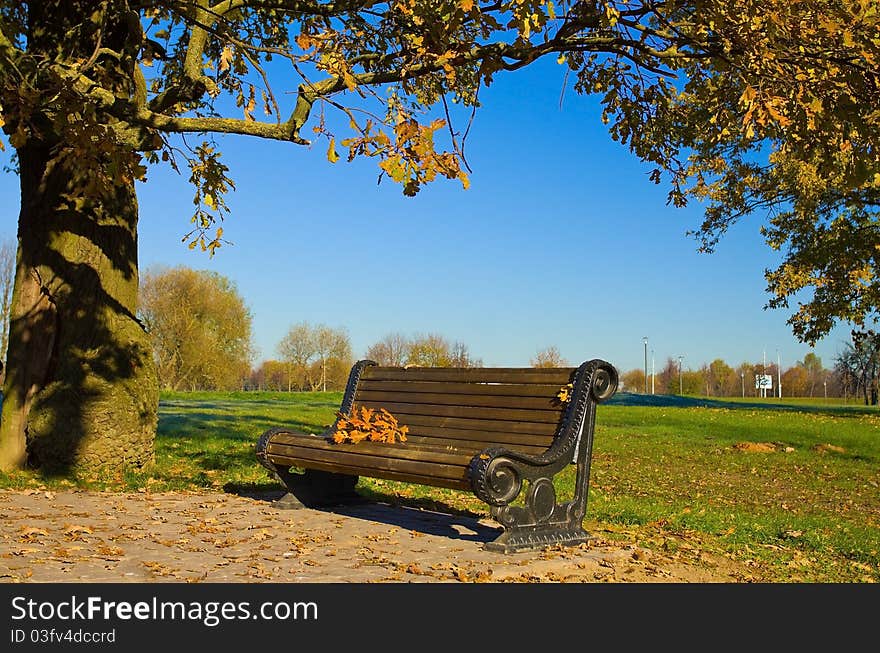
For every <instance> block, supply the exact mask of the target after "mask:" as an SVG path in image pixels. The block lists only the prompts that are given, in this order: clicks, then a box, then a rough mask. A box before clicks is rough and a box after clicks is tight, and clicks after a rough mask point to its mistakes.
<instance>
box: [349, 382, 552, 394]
mask: <svg viewBox="0 0 880 653" xmlns="http://www.w3.org/2000/svg"><path fill="white" fill-rule="evenodd" d="M566 383H567V381H566ZM562 385H564V384H542V383H456V382H454V381H373V380H370V379H366V380H365V379H361V381H360V383H358V392H361V391H369V392H438V393H444V394H459V395H492V396H494V395H501V396H506V397H553V396H555V395H556V393H557V392H559V389H560V388H561V387H562Z"/></svg>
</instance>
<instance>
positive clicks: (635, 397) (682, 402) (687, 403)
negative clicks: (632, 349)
mask: <svg viewBox="0 0 880 653" xmlns="http://www.w3.org/2000/svg"><path fill="white" fill-rule="evenodd" d="M605 405H608V406H647V407H657V408H726V409H730V410H737V409H739V410H778V411H784V412H793V413H814V414H823V415H831V416H834V417H864V416H865V415H870V414H875V413H877V410H876V408H875V407H870V406H846V405H844V406H840V405H828V406H821V405H817V404H781V403H774V402H772V400H767V401H729V400H725V399H709V398H707V397H686V396H681V395H644V394H634V393H630V392H618V393H617V394H616V395H614V396H613V397H612V398H611V399H609V400H608V401H607V402H606V404H605Z"/></svg>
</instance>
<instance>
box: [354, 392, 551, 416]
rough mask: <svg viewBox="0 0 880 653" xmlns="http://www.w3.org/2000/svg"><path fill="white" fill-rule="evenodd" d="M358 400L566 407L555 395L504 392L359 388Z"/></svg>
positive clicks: (486, 405) (532, 408) (457, 404)
mask: <svg viewBox="0 0 880 653" xmlns="http://www.w3.org/2000/svg"><path fill="white" fill-rule="evenodd" d="M355 401H356V402H372V403H376V404H383V403H385V402H387V403H412V404H434V405H441V406H482V407H485V408H517V409H528V410H549V411H552V412H554V413H556V414H557V417H556V419H557V420H558V419H559V417H558V415H559V414H561V412H562V409H563V408H564V406H563V405H562V404H560V403H559V400H558V399H557V398H556V397H555V396H553V395H547V396H544V397H508V396H503V395H476V394H473V395H459V394H446V393H442V394H441V393H433V392H432V393H428V392H394V391H392V392H388V391H372V390H358V392H357V394H356V395H355Z"/></svg>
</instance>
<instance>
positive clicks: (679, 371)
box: [678, 356, 684, 395]
mask: <svg viewBox="0 0 880 653" xmlns="http://www.w3.org/2000/svg"><path fill="white" fill-rule="evenodd" d="M682 358H684V356H679V357H678V394H680V395H683V394H684V391H683V390H682V385H681V359H682Z"/></svg>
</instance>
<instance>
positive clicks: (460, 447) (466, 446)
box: [406, 435, 547, 457]
mask: <svg viewBox="0 0 880 653" xmlns="http://www.w3.org/2000/svg"><path fill="white" fill-rule="evenodd" d="M406 442H407V444H410V443H412V444H424V445H430V446H431V447H432V448H435V449H437V448H442V447H448V449H449V450H450V451H462V452H467V453H468V455H469V456H470V457H473V454H475V453H476V452H478V451H482V450H483V449H486V448H487V447H503V448H504V449H509V450H510V451H516V452H519V453H524V454H528V455H530V456H537V455H540V454H542V453H544V452H545V451H547V447H540V446H534V445H532V446H530V445H523V444H509V443H506V442H491V441H490V442H477V441H475V440H454V439H451V438H422V437H419V436H417V435H416V436H412V437H409V438H407V440H406Z"/></svg>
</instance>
